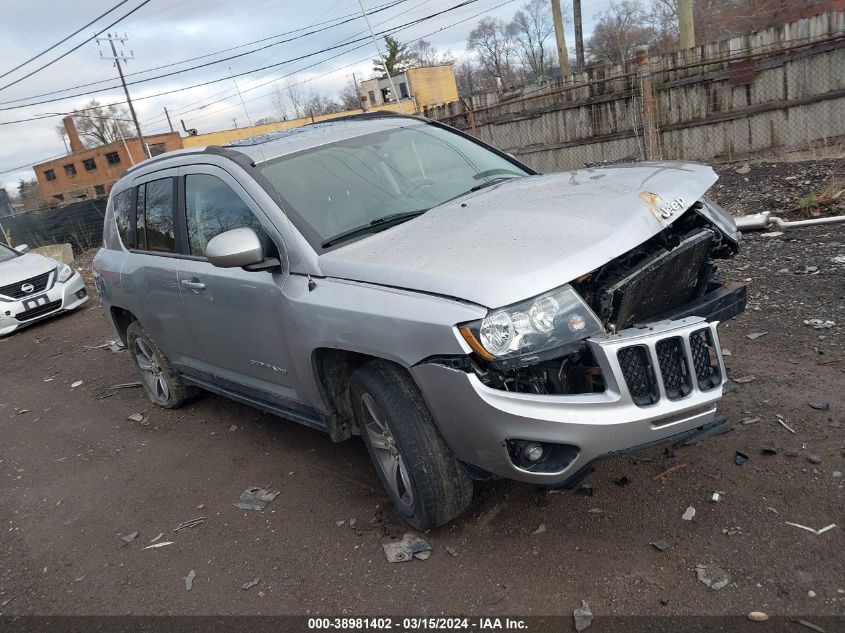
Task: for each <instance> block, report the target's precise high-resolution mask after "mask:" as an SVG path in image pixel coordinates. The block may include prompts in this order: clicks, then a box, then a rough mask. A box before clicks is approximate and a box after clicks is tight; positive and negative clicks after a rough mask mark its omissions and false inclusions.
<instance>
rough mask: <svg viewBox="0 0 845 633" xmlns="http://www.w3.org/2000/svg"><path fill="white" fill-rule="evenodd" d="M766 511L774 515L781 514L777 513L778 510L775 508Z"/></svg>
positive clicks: (770, 507)
mask: <svg viewBox="0 0 845 633" xmlns="http://www.w3.org/2000/svg"><path fill="white" fill-rule="evenodd" d="M766 510H768V511H769V512H771V513H772V514H780V512H778V511H777V508H773V507H772V506H769V507H768V508H766Z"/></svg>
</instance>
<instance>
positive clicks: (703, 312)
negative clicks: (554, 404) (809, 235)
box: [460, 198, 746, 406]
mask: <svg viewBox="0 0 845 633" xmlns="http://www.w3.org/2000/svg"><path fill="white" fill-rule="evenodd" d="M738 238H739V234H738V232H737V231H736V227H735V225H734V224H733V221H732V218H731V216H730V215H729V214H727V213H726V212H725V211H724V210H723V209H721V208H720V207H718V206H717V205H716V204H715V203H713V202H712V201H710V200H709V199H707V198H702V199H701V200H699V201H698V202H696V203H695V204H693V205H692V206H690V207H689V208H688V209H686V211H685V212H683V213H682V214H681V215H680V216H679V217H678V218H677V219H675V220H674V222H672V223H671V224H670V225H668V226H667V227H666V228H665V229H664V230H662V231H660V232H659V233H657V234H656V235H654V236H653V237H651V238H650V239H648V240H647V241H645V242H643V243H642V244H640V245H638V246H637V247H635V248H633V249H631V250H629V251H627V252H625V253H623V254H622V255H620V256H618V257H615V258H614V259H612V260H611V261H608V262H607V263H605V264H603V265H602V266H599V267H598V268H596V269H594V270H592V271H590V272H589V273H587V274H584V275H581V276H580V277H579V278H577V279H576V280H574V281H572V282H570V284H568V286H567V287H566V288H567V289H570V290H571V291H572V292H573V293H575V294H577V297H578V298H579V299H580V300H581V301H582V302H583V305H584V306H585V307H586V308H587V310H586V312H588V313H589V315H588V316H586V317H585V321H586V323H585V331H584V332H583V336H581V337H578V338H577V339H576V340H574V341H569V340H565V341H564V343H563V344H561V345H558V346H555V347H552V348H551V349H541V350H540V351H539V352H536V351H533V350H532V352H531V353H527V354H511V355H508V354H505V355H504V356H502V355H499V354H496V355H494V354H491V353H490V350H489V349H488V347H489V344H488V345H487V346H485V345H484V344H482V342H481V341H482V335H483V332H481V331H480V325H479V324H468V325H469V327H467V325H465V326H463V327H462V328H461V330H460V331H461V333H462V335H463V336H464V338H465V339H466V340H467V341H468V343H469V344H470V346H471V347H472V348H473V350H474V353H473V354H472V355H471V356H470V357H469V358H468V359H466V362H465V367H464V368H465V369H466V370H467V371H471V372H472V373H474V374H475V375H476V376H477V377H478V379H479V380H480V381H481V383H482V384H484V385H485V386H487V387H490V388H493V389H498V390H503V391H508V392H516V393H532V394H547V395H575V394H590V393H602V392H604V391H605V389H606V386H607V384H606V379H605V376H604V374H603V372H602V369H601V367H600V363H599V362H597V359H596V354H595V350H594V346H591V345H589V344H588V339H591V337H592V340H595V339H596V338H601V337H605V338H606V337H613V336H614V335H616V334H618V333H625V332H629V331H634V330H637V329H638V328H647V327H650V326H652V325H654V324H656V323H661V322H666V321H677V320H681V319H686V318H688V317H701V318H703V319H704V321H706V322H711V323H712V322H720V321H724V320H726V319H729V318H731V317H733V316H735V315H737V314H739V313H740V312H742V311H743V310H744V309H745V298H746V294H745V286H744V285H742V284H738V283H728V282H724V281H720V280H719V279H718V278H717V271H718V267H717V264H716V262H717V260H719V259H728V258H731V257H733V256H734V255H735V254H736V253H737V251H738V246H739V244H738ZM542 299H543V298H541V300H542ZM538 301H539V300H538ZM535 303H536V302H535ZM497 312H501V311H497ZM525 312H526V313H527V314H526V315H525V316H526V318H528V319H532V318H533V317H532V315H531V314H530V313H528V311H527V310H526V311H525ZM521 314H522V313H520V312H517V313H516V315H517V316H516V318H515V319H511V320H512V321H514V320H516V321H518V319H519V318H521ZM571 314H572V312H568V313H567V315H571ZM591 317H592V319H594V320H595V323H591ZM567 318H572V317H571V316H567ZM576 318H578V319H581V318H582V317H581V315H580V313H579V314H578V316H577V317H576ZM578 323H579V324H580V321H579V322H578ZM706 325H707V323H703V326H706ZM473 326H474V327H473ZM513 327H515V328H516V331H517V332H519V323H516V325H515V326H513ZM713 327H714V328H715V325H714V326H713ZM587 330H589V331H587ZM516 336H518V334H517V335H516ZM714 337H715V331H713V332H712V333H711V329H710V328H709V327H701V328H700V330H696V332H694V333H693V334H692V335H689V336H687V337H686V340H685V341H682V340H681V339H680V338H677V337H673V338H670V339H667V340H666V341H665V342H664V341H661V342H659V343H658V345H657V347H656V348H655V350H654V351H655V355H656V358H657V360H658V362H656V363H651V362H650V358H649V355H648V354H646V353H645V351H644V349H643V348H638V347H636V346H634V347H630V348H626V349H625V350H622V351H621V352H620V354H619V361H620V363H621V369H622V374H623V376H624V378H625V381H626V383H627V385H628V389H629V391H630V392H631V395H632V397H633V399H634V401H635V403H636V404H637V405H638V406H645V405H648V404H651V403H653V402H655V401H656V399H657V398H658V397H659V395H658V394H657V387H656V385H657V380H656V378H655V375H657V374H660V376H661V381H660V385H661V388H662V390H663V392H664V395H665V396H666V397H668V398H669V399H674V398H675V397H682V396H683V395H685V392H687V393H688V390H690V389H692V383H693V380H695V381H697V382H698V387H699V388H701V389H702V390H704V389H707V388H709V387H715V386H716V383H717V382H719V384H721V379H722V377H721V376H716V375H715V374H714V373H713V372H712V371H711V369H709V368H711V367H715V366H717V365H718V364H717V363H713V362H711V357H712V355H713V354H714V353H715V351H714V350H713V349H712V348H713V347H714V340H715V338H714ZM650 376H651V377H650Z"/></svg>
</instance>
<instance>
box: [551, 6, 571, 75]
mask: <svg viewBox="0 0 845 633" xmlns="http://www.w3.org/2000/svg"><path fill="white" fill-rule="evenodd" d="M552 18H553V19H554V22H555V39H556V40H557V59H558V64H560V78H561V80H563V78H564V77H567V76H569V53H568V52H567V50H566V35H565V34H564V32H563V17H562V16H561V14H560V0H552Z"/></svg>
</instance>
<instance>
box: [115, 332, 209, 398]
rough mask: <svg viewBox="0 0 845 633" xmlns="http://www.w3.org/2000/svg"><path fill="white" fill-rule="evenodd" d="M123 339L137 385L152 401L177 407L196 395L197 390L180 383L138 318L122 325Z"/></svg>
mask: <svg viewBox="0 0 845 633" xmlns="http://www.w3.org/2000/svg"><path fill="white" fill-rule="evenodd" d="M126 343H127V348H128V349H129V353H130V354H131V356H132V361H133V362H134V363H135V368H136V369H137V370H138V375H139V376H140V378H141V386H142V387H143V388H144V391H146V392H147V396H148V397H149V398H150V400H152V402H153V403H154V404H156V405H158V406H160V407H163V408H165V409H177V408H179V407H181V406H182V405H184V404H186V403H188V402H189V401H190V400H191V399H192V398H194V397H195V396H196V394H197V393H198V390H197V389H196V388H195V387H188V386H186V385H185V384H183V383H182V380H181V379H180V378H179V375H178V374H177V373H176V370H175V369H174V368H173V365H171V364H170V361H169V360H168V359H167V356H165V355H164V352H162V351H161V349H160V348H159V346H158V345H157V344H156V342H155V341H154V340H153V338H152V337H151V336H150V334H149V333H148V332H147V331H146V330H145V329H144V328H143V327H142V326H141V324H140V323H138V321H133V322H132V323H130V324H129V327H128V328H127V329H126Z"/></svg>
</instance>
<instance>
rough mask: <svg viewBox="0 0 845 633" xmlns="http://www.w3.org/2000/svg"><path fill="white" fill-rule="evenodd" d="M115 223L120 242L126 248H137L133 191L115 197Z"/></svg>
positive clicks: (122, 192)
mask: <svg viewBox="0 0 845 633" xmlns="http://www.w3.org/2000/svg"><path fill="white" fill-rule="evenodd" d="M114 221H115V224H117V232H118V234H119V235H120V241H121V242H123V245H124V246H125V247H126V248H133V247H134V246H135V244H134V240H131V237H132V190H131V189H127V190H126V191H121V192H120V193H119V194H117V195H116V196H115V197H114Z"/></svg>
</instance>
